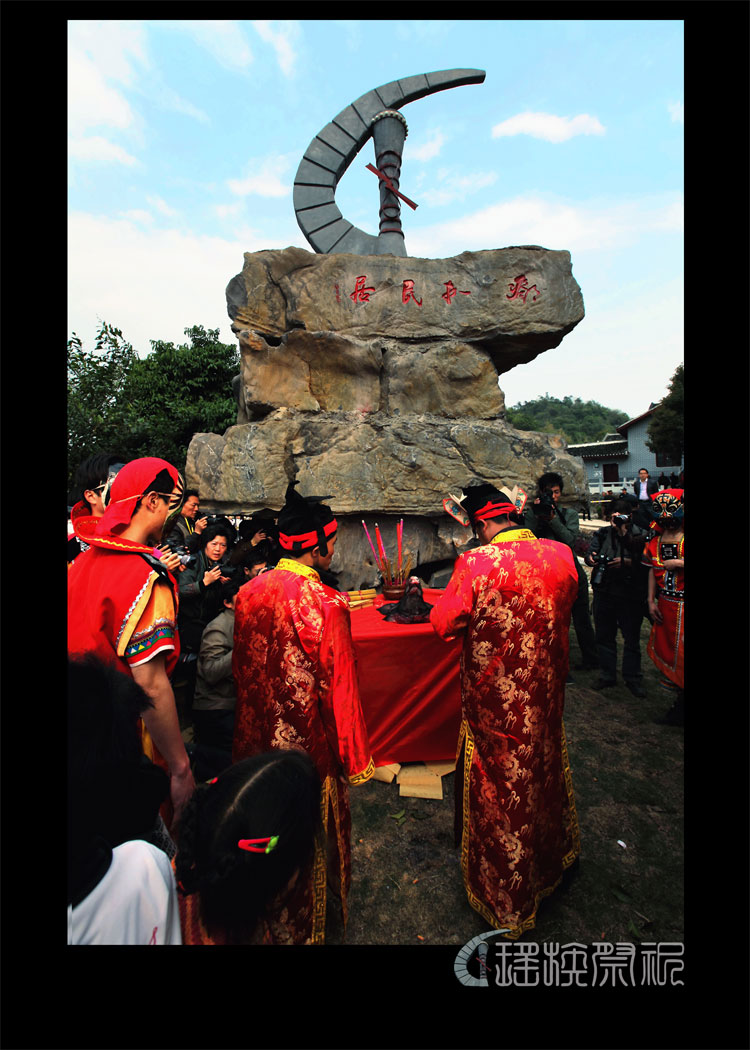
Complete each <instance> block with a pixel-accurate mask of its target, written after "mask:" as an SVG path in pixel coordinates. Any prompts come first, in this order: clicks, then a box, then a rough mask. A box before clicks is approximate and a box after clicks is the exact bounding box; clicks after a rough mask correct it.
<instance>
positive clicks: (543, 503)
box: [531, 492, 555, 518]
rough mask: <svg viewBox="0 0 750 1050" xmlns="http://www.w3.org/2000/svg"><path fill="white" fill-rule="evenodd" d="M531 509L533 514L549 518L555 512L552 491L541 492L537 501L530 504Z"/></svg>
mask: <svg viewBox="0 0 750 1050" xmlns="http://www.w3.org/2000/svg"><path fill="white" fill-rule="evenodd" d="M531 509H532V510H533V511H534V513H535V514H539V515H540V516H542V517H545V518H551V517H552V515H553V514H554V513H555V501H554V499H553V498H552V493H551V492H543V493H542V494H541V496H540V497H539V502H538V503H532V504H531Z"/></svg>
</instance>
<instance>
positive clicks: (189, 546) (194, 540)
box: [167, 489, 209, 554]
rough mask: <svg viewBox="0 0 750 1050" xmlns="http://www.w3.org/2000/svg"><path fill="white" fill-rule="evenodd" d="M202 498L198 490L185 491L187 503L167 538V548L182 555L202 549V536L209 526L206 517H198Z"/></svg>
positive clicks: (184, 504)
mask: <svg viewBox="0 0 750 1050" xmlns="http://www.w3.org/2000/svg"><path fill="white" fill-rule="evenodd" d="M199 509H200V496H199V494H198V490H197V489H186V490H185V502H184V503H183V505H182V510H181V511H180V515H179V517H178V518H177V520H176V521H175V523H174V525H173V526H172V530H171V532H170V533H169V535H168V536H167V546H168V547H170V548H171V549H172V550H179V551H180V553H189V554H195V552H196V551H197V550H198V549H199V547H200V540H201V534H202V532H203V530H204V529H205V528H206V526H207V525H208V524H209V521H208V518H207V517H206V516H205V515H201V517H198V511H199Z"/></svg>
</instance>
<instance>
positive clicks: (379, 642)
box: [351, 588, 462, 766]
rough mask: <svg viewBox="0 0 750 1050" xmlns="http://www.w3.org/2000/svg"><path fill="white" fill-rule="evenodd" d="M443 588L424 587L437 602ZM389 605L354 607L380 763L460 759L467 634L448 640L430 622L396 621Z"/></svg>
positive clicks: (364, 694)
mask: <svg viewBox="0 0 750 1050" xmlns="http://www.w3.org/2000/svg"><path fill="white" fill-rule="evenodd" d="M442 593H443V592H442V591H440V590H433V589H431V588H424V591H423V594H424V599H425V601H427V602H430V603H431V604H433V605H434V604H435V602H436V600H437V599H438V598H439V597H440V595H441V594H442ZM383 604H386V602H385V599H383V597H382V596H381V595H378V596H377V597H376V599H375V605H371V606H368V607H366V608H364V609H352V610H351V623H352V639H353V641H354V649H355V652H356V655H357V676H358V678H359V692H360V697H361V700H362V712H363V714H364V716H365V723H366V724H367V730H368V734H369V737H370V750H371V752H372V756H373V759H374V760H375V765H376V766H384V765H391V764H392V763H396V762H398V763H402V764H403V763H404V762H452V761H453V760H454V759H455V757H456V744H457V742H458V730H459V727H460V724H461V689H460V685H459V678H458V674H459V659H460V656H461V647H462V639H461V638H457V639H455V640H453V641H451V642H445V641H443V639H442V638H439V637H438V636H437V634H436V633H435V631H434V630H433V628H432V624H430V623H417V624H399V623H389V622H388V621H387V620H385V619H384V617H383V615H382V614H381V613H379V612H378V606H379V605H383Z"/></svg>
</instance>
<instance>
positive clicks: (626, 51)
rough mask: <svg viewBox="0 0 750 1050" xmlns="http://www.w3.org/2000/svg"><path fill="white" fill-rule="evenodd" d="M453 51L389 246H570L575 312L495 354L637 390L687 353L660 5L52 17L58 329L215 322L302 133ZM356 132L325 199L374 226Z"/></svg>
mask: <svg viewBox="0 0 750 1050" xmlns="http://www.w3.org/2000/svg"><path fill="white" fill-rule="evenodd" d="M451 68H477V69H483V70H485V71H486V74H487V75H486V79H485V81H484V83H483V84H481V85H471V86H467V87H461V88H455V89H453V90H450V91H444V92H438V93H437V94H435V95H432V96H430V97H428V98H425V99H421V100H419V101H417V102H413V103H410V104H409V105H406V106H404V109H403V112H404V116H405V117H406V119H407V122H408V126H409V134H408V138H407V141H406V144H405V148H404V159H403V166H402V172H401V190H402V192H404V193H405V194H406V195H407V196H409V197H411V198H412V199H414V200H416V201H417V202H418V203H419V208H418V209H417V211H416V212H412V211H411V210H410V209H408V208H404V209H403V214H402V218H403V223H404V231H405V236H406V246H407V251H408V253H409V254H410V255H412V256H423V257H429V258H444V257H448V256H452V255H456V254H459V253H460V252H462V251H480V250H484V249H494V248H502V247H505V246H506V245H514V244H539V245H542V246H543V247H545V248H550V249H566V250H568V251H570V253H571V257H572V265H573V275H574V276H575V278H576V280H577V281H578V283H579V285H580V286H581V290H582V293H583V298H584V303H585V308H586V317H585V318H584V320H583V321H582V322H581V323H580V324H579V325H578V326H577V328H576V329H574V331H573V332H572V333H571V334H570V335H568V336H566V338H565V339H564V340H563V341H562V343H561V344H560V346H559V347H558V348H556V349H555V350H550V351H547V352H546V353H544V354H542V355H541V356H540V357H538V358H537V359H536V360H535V361H533V362H531V363H529V364H526V365H521V366H518V367H516V368H515V369H513V370H512V371H510V372H508V373H506V374H504V375H503V376H502V377H501V379H500V386H501V387H502V389H503V391H504V392H505V398H506V403H507V404H508V405H514V404H518V403H519V402H521V401H527V400H531V399H533V398H535V397H538V396H540V395H543V394H545V393H549V394H550V395H552V396H554V397H560V398H562V397H565V396H566V395H570V396H572V397H580V398H582V399H583V400H595V401H599V402H600V403H601V404H604V405H606V406H608V407H611V408H618V409H621V410H622V411H624V412H627V413H628V415H630V416H631V417H632V416H636V415H640V414H641V413H642V412H644V411H645V410H646V409H647V408H648V406H649V404H650V403H651V402H652V401H658V400H660V399H661V398H662V397H663V396H664V395H665V394H666V392H667V388H668V384H669V380H670V378H671V376H672V374H673V373H674V370H675V368H676V367H677V365H678V364H679V363H680V362H681V361H682V358H683V131H684V101H683V24H682V22H681V21H680V20H678V19H675V20H646V19H634V20H614V19H601V20H585V19H584V20H564V19H563V20H558V21H546V20H539V21H523V20H519V21H505V20H502V19H500V20H492V21H461V20H459V21H450V20H448V19H446V20H435V21H432V20H426V21H403V20H383V21H374V22H369V21H356V20H354V21H352V20H341V21H339V20H316V21H305V20H303V21H225V20H216V21H214V20H187V21H183V20H179V19H170V20H158V19H155V20H148V19H147V20H126V21H117V20H71V21H69V22H68V134H69V139H68V168H69V172H68V186H69V192H68V203H69V219H68V223H69V247H68V330H69V332H73V331H74V332H76V333H77V334H78V335H79V336H80V337H81V338H82V339H83V341H84V345H85V346H87V347H89V348H93V345H94V338H95V333H96V330H97V327H98V324H99V321H100V320H104V321H107V322H109V323H110V324H112V325H114V326H115V327H118V328H120V329H121V330H122V332H123V334H124V336H125V338H126V339H127V340H128V341H129V342H131V343H132V344H133V346H134V347H135V349H136V350H137V351H138V353H139V354H141V355H145V354H146V353H148V352H149V350H150V348H151V347H150V340H156V339H163V340H167V341H171V342H174V343H179V342H184V341H185V338H184V329H185V328H188V327H190V326H192V325H195V324H202V325H204V326H205V327H206V328H218V329H219V330H220V338H221V339H222V340H223V341H224V342H228V343H229V342H234V336H233V335H232V333H231V330H230V327H229V325H230V322H229V317H228V316H227V312H226V300H225V294H224V292H225V288H226V285H227V284H228V283H229V281H230V280H231V279H232V277H234V276H235V274H237V273H239V272H240V270H241V269H242V265H243V253H244V252H253V251H259V250H261V249H268V248H286V247H287V246H289V245H296V246H298V247H301V248H306V249H308V250H312V249H311V248H310V246H309V244H308V243H307V241H306V240H305V238H304V235H303V234H302V231H301V230H300V229H299V227H298V225H297V221H296V218H295V214H294V208H293V205H292V185H293V182H294V177H295V174H296V170H297V166H298V164H299V162H300V160H301V159H302V155H303V153H304V152H305V150H306V149H307V147H308V145H309V144H310V142H311V140H312V139H313V137H314V136H315V135H316V134H317V133H318V132H319V131H320V130H321V129H322V128H323V127H324V126H325V125H326V124H327V123H329V121H330V120H332V118H333V117H334V116H335V115H336V114H337V113H339V112H340V111H341V110H342V109H344V108H345V107H346V106H347V105H348V104H349V103H350V102H353V101H354V100H355V99H357V98H358V97H359V96H360V95H363V94H364V93H365V92H367V91H369V90H370V89H371V88H374V87H378V86H380V85H381V84H385V83H388V82H389V81H391V80H396V79H401V78H404V77H407V76H412V75H415V74H418V73H425V72H432V71H434V70H441V69H451ZM373 161H374V156H373V155H372V147H371V146H370V144H369V143H368V144H367V145H366V146H365V148H364V149H363V150H362V151H361V152H360V153H359V154H358V155H357V157H356V158H355V160H354V161H353V162H352V164H351V166H350V167H349V169H348V170H347V172H346V173H345V174H344V176H343V178H342V180H341V182H340V183H339V185H338V188H337V191H336V203H337V205H338V207H339V208H340V210H341V212H342V213H343V215H344V216H345V217H346V218H347V219H348V220H349V221H350V222H352V223H354V224H355V225H356V226H359V227H361V228H362V229H364V230H366V231H367V232H370V233H377V209H378V191H377V188H376V186H375V185H374V183H375V181H376V180H375V179H374V177H373V175H372V174H371V173H369V172H368V171H366V169H365V165H366V164H367V163H368V162H369V163H372V162H373Z"/></svg>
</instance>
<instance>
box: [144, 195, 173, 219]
mask: <svg viewBox="0 0 750 1050" xmlns="http://www.w3.org/2000/svg"><path fill="white" fill-rule="evenodd" d="M146 200H147V201H148V203H149V204H150V205H151V206H152V207H153V208H156V210H157V211H158V212H160V213H161V214H162V215H166V216H167V217H169V218H171V217H172V216H173V215H179V214H180V213H179V212H178V211H177V209H176V208H171V207H170V206H169V205H168V204H167V202H166V201H165V200H162V198H161V197H156V196H149V197H146Z"/></svg>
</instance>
